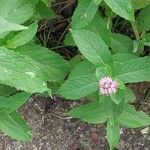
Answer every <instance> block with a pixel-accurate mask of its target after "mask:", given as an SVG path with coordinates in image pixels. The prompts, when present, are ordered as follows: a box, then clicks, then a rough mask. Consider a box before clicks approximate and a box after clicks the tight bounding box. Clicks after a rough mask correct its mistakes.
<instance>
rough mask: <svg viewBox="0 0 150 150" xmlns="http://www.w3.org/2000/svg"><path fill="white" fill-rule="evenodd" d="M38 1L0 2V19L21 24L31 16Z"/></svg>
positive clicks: (8, 0) (11, 0)
mask: <svg viewBox="0 0 150 150" xmlns="http://www.w3.org/2000/svg"><path fill="white" fill-rule="evenodd" d="M37 2H38V0H7V1H6V0H1V1H0V17H3V18H4V19H6V20H9V21H12V22H15V23H23V22H25V21H27V20H28V19H29V18H30V17H31V16H32V14H33V12H34V8H35V5H36V4H37Z"/></svg>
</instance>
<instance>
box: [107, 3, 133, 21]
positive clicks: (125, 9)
mask: <svg viewBox="0 0 150 150" xmlns="http://www.w3.org/2000/svg"><path fill="white" fill-rule="evenodd" d="M104 1H105V3H106V4H107V5H108V6H109V7H110V8H111V9H112V11H114V12H115V13H116V14H118V15H119V16H121V17H123V18H125V19H127V20H132V21H134V11H133V8H132V3H131V1H130V0H104Z"/></svg>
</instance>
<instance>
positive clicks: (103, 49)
mask: <svg viewBox="0 0 150 150" xmlns="http://www.w3.org/2000/svg"><path fill="white" fill-rule="evenodd" d="M71 33H72V36H73V39H74V41H75V43H76V45H77V46H78V48H79V50H80V52H81V53H82V54H83V55H84V56H85V57H86V58H87V59H88V60H89V61H91V62H92V63H93V64H95V65H104V63H107V64H110V63H111V61H112V58H111V54H110V52H109V49H108V47H107V45H106V44H105V43H104V41H103V40H102V39H101V38H100V37H99V36H98V35H96V34H94V33H93V32H91V31H88V30H74V31H73V30H72V31H71Z"/></svg>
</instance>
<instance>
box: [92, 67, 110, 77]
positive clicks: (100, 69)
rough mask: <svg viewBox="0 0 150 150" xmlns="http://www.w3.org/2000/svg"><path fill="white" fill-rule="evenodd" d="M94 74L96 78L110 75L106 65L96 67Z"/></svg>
mask: <svg viewBox="0 0 150 150" xmlns="http://www.w3.org/2000/svg"><path fill="white" fill-rule="evenodd" d="M95 74H96V77H97V79H98V80H99V79H101V78H103V77H106V76H110V73H109V71H108V69H107V68H106V67H98V68H97V69H96V72H95Z"/></svg>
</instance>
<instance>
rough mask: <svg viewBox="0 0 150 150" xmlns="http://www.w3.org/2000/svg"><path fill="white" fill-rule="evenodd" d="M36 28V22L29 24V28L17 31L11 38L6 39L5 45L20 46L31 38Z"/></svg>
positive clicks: (10, 46)
mask: <svg viewBox="0 0 150 150" xmlns="http://www.w3.org/2000/svg"><path fill="white" fill-rule="evenodd" d="M37 29H38V24H37V22H35V23H33V24H31V25H30V26H29V28H28V29H27V30H25V31H21V32H19V33H17V34H16V35H15V36H14V37H13V38H11V39H9V40H8V41H7V46H8V47H9V48H16V47H18V46H22V45H24V44H26V43H28V42H29V41H31V40H32V39H33V37H34V36H35V34H36V32H37Z"/></svg>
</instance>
